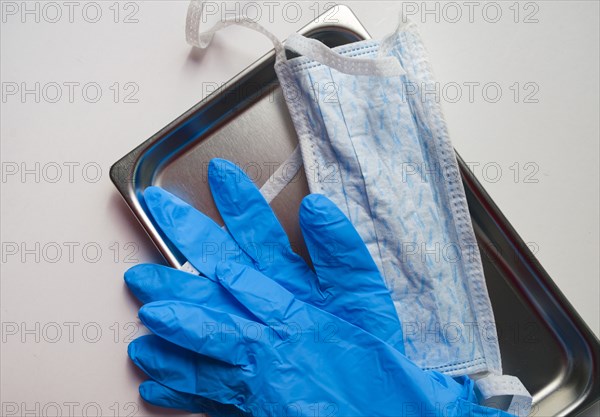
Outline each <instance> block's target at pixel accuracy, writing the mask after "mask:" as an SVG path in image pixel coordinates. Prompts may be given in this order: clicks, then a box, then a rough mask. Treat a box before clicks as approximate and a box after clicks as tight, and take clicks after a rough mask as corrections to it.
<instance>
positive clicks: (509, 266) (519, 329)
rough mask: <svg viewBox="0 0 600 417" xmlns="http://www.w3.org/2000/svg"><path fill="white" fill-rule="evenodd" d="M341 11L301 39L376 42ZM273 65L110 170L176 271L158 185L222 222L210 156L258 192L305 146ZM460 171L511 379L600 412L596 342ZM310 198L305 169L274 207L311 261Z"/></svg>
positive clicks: (543, 396)
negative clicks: (306, 202)
mask: <svg viewBox="0 0 600 417" xmlns="http://www.w3.org/2000/svg"><path fill="white" fill-rule="evenodd" d="M338 8H339V9H338V10H337V13H336V14H335V17H336V20H337V22H336V23H335V24H332V23H328V22H327V19H325V18H323V17H321V18H320V19H318V20H316V21H315V22H312V23H311V24H309V25H308V26H306V27H305V28H303V29H302V30H301V31H300V33H302V34H304V35H307V36H311V37H314V38H316V39H319V40H321V41H322V42H324V43H325V44H327V45H328V46H337V45H342V44H346V43H349V42H354V41H358V40H362V39H367V38H369V34H368V33H367V31H366V30H365V29H364V28H363V27H362V26H361V24H360V22H359V21H358V20H357V18H356V17H355V16H354V15H353V14H352V12H351V11H350V9H348V8H346V7H343V6H338ZM274 59H275V58H274V54H273V53H269V54H266V55H265V56H263V57H262V58H260V59H259V60H258V61H256V62H255V63H254V64H253V65H251V66H250V67H248V68H246V69H245V70H244V71H243V72H242V73H240V74H239V75H237V76H236V77H235V78H234V79H232V80H231V81H229V82H228V83H227V84H226V85H225V86H223V88H222V89H220V90H219V91H217V92H216V93H214V94H212V95H211V96H209V97H208V98H206V99H205V100H203V101H201V102H200V103H198V104H197V105H195V106H194V107H193V108H191V109H190V110H189V111H187V112H186V113H185V114H183V115H182V116H181V117H179V118H178V119H176V120H175V121H173V122H172V123H170V124H169V125H167V126H166V127H165V128H164V129H162V130H161V131H160V132H158V133H156V134H155V135H154V136H152V137H151V138H150V139H148V140H146V141H145V142H144V143H142V144H141V145H140V146H138V147H137V148H135V149H134V150H133V151H131V152H130V153H128V154H127V155H125V156H124V157H123V158H122V159H120V160H119V161H118V162H116V163H115V164H114V165H113V166H112V168H111V172H110V175H111V179H112V181H113V183H114V184H115V186H116V187H117V189H118V190H119V192H120V193H121V194H122V196H123V198H124V199H125V201H126V203H127V204H128V205H129V207H130V208H131V210H132V211H133V213H134V215H135V216H136V217H137V219H138V220H139V222H140V223H141V224H142V226H143V228H144V229H145V230H146V232H147V233H148V235H149V236H150V238H151V239H152V241H153V242H154V244H155V245H156V246H157V247H158V249H159V250H160V252H161V253H162V254H163V255H164V257H165V258H166V260H167V262H168V263H169V264H171V265H172V266H175V267H179V266H180V265H181V263H182V257H181V255H180V254H179V253H178V252H177V250H176V249H174V248H173V247H172V246H171V245H170V243H169V242H168V241H167V240H166V239H165V238H164V237H163V236H161V234H160V233H159V232H158V231H157V229H156V228H155V227H154V225H153V224H152V221H151V220H150V218H149V217H148V215H147V214H146V211H145V207H144V203H143V200H142V199H141V192H142V191H143V190H144V188H146V187H147V186H149V185H160V186H161V187H163V188H165V189H167V190H169V191H171V192H172V193H174V194H176V195H178V196H179V197H181V198H183V199H184V200H186V201H188V202H190V203H191V204H193V205H194V206H195V207H197V208H198V209H199V210H201V211H202V212H204V213H206V214H208V215H209V216H211V217H212V218H213V219H215V220H216V221H218V222H221V219H220V216H219V214H218V212H217V210H216V208H215V206H214V203H213V201H212V198H211V196H210V191H209V188H208V184H207V181H206V168H207V164H208V162H209V161H210V160H211V159H212V158H214V157H221V158H226V159H229V160H231V161H234V162H235V163H237V164H239V165H240V166H242V167H243V168H245V169H246V170H247V171H249V174H250V175H251V176H252V177H253V179H254V180H255V182H256V183H257V184H258V185H262V184H264V182H265V181H267V179H268V178H269V176H270V174H271V173H272V172H273V170H274V169H275V168H276V167H277V166H278V165H279V164H281V163H282V162H283V161H285V160H286V158H287V157H288V156H289V155H290V154H291V152H292V151H293V149H294V148H295V146H296V144H297V142H298V139H297V137H296V134H295V131H294V128H293V125H292V122H291V120H290V118H289V115H288V113H287V109H286V107H285V103H284V101H283V97H282V94H281V90H280V88H279V87H278V82H277V78H276V76H275V72H274V69H273V63H274ZM459 164H460V169H461V174H462V176H463V181H464V185H465V189H466V194H467V199H468V203H469V209H470V212H471V216H472V220H473V225H474V228H475V233H476V236H477V239H478V243H479V248H480V251H481V254H482V259H483V266H484V269H485V277H486V280H487V285H488V289H489V292H490V297H491V300H492V305H493V308H494V313H495V317H496V321H497V327H498V331H499V338H500V349H501V352H502V361H503V366H504V370H505V373H506V374H509V375H515V376H518V377H519V378H520V379H521V381H522V382H523V383H524V385H525V386H526V387H527V388H528V390H529V391H530V392H531V393H532V394H533V395H534V408H533V411H532V415H536V416H552V415H582V413H585V415H599V411H598V410H599V408H598V404H600V403H599V399H600V392H599V387H600V383H599V381H598V374H599V362H598V358H599V353H600V343H599V341H598V339H597V338H596V337H595V336H594V335H593V333H592V332H591V331H590V329H589V328H588V327H587V326H586V325H585V323H584V322H583V320H582V319H581V317H580V316H579V315H578V314H577V312H575V310H574V309H573V307H572V306H571V305H570V304H569V302H568V301H567V300H566V299H565V297H564V296H563V294H562V293H561V292H560V290H559V289H558V288H557V287H556V285H555V284H554V283H553V282H552V280H551V279H550V277H549V276H548V274H547V273H546V272H545V271H544V269H543V268H542V266H541V265H540V264H539V263H538V261H537V260H536V259H535V257H534V255H533V254H532V253H531V252H530V250H529V249H528V247H527V246H526V245H525V243H524V242H523V241H522V239H521V238H520V237H519V236H518V234H517V233H516V231H515V230H514V229H513V228H512V227H511V225H510V223H509V222H508V221H507V219H506V218H505V217H504V216H503V215H502V213H501V212H500V210H499V209H498V207H497V206H496V205H495V204H494V202H493V201H492V200H491V198H490V197H489V195H488V194H487V193H486V192H485V190H484V189H483V187H482V186H481V184H480V183H479V182H478V181H477V179H476V178H475V177H474V176H473V175H472V174H471V173H470V172H469V170H468V169H467V167H466V165H465V164H464V162H463V161H462V160H461V159H460V157H459ZM274 167H275V168H274ZM308 192H309V191H308V186H307V183H306V178H305V177H304V173H303V172H302V170H301V172H300V173H299V174H298V176H297V178H295V180H294V181H293V182H292V183H290V184H289V185H288V186H287V187H286V188H285V189H284V190H283V192H282V193H281V194H280V195H278V196H277V197H276V198H275V199H274V200H273V202H272V207H273V209H274V211H275V212H276V214H277V216H278V217H279V219H280V221H281V222H282V224H283V226H284V228H285V229H286V231H287V233H288V235H289V237H290V241H291V242H292V245H293V246H294V247H295V248H296V250H297V251H298V252H299V253H300V254H301V255H303V256H305V255H306V250H305V248H304V245H303V243H302V236H301V234H300V230H299V226H298V219H297V213H298V207H299V204H300V201H301V199H302V197H303V196H304V195H306V194H308ZM221 223H222V222H221ZM590 413H592V414H590Z"/></svg>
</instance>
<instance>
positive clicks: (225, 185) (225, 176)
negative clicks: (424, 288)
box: [208, 158, 291, 266]
mask: <svg viewBox="0 0 600 417" xmlns="http://www.w3.org/2000/svg"><path fill="white" fill-rule="evenodd" d="M208 184H209V185H210V190H211V192H212V195H213V199H214V200H215V204H216V205H217V208H218V209H219V213H220V214H221V217H222V218H223V221H224V222H225V225H226V226H227V230H229V233H231V235H232V236H233V238H234V239H235V240H236V242H237V243H238V245H240V246H241V247H242V248H244V250H245V251H246V253H247V254H248V255H249V256H250V257H251V258H253V259H254V260H255V261H256V262H258V263H260V264H261V266H262V263H263V262H268V261H269V260H270V259H269V253H267V251H266V250H264V249H267V248H265V247H264V244H265V243H267V244H270V245H272V247H275V251H274V252H276V253H277V252H279V253H281V251H282V250H283V251H291V248H290V242H289V240H288V238H287V235H286V234H285V231H284V230H283V228H282V227H281V224H280V223H279V220H277V217H275V213H273V211H272V210H271V207H270V206H269V203H267V201H266V200H265V199H264V197H263V196H262V194H261V193H260V191H259V190H258V188H256V185H254V183H253V182H252V180H251V179H250V178H248V176H247V175H246V174H245V173H244V171H243V170H242V169H240V168H239V167H238V166H236V165H235V164H233V163H232V162H229V161H226V160H225V159H219V158H215V159H212V160H211V161H210V164H209V165H208ZM250 225H251V226H252V227H248V226H250Z"/></svg>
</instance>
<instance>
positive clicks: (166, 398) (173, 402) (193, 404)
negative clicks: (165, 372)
mask: <svg viewBox="0 0 600 417" xmlns="http://www.w3.org/2000/svg"><path fill="white" fill-rule="evenodd" d="M140 396H141V397H142V398H143V399H144V401H146V402H148V403H150V404H152V405H155V406H158V407H165V408H174V409H177V410H185V411H188V412H190V413H206V414H209V415H210V416H211V417H245V416H246V417H249V416H248V415H247V414H245V413H244V412H243V411H242V410H240V409H239V408H237V407H236V406H234V405H231V404H221V403H220V402H217V401H213V400H209V399H208V398H204V397H201V396H199V395H194V394H188V393H186V392H180V391H175V390H173V389H171V388H168V387H165V386H164V385H161V384H159V383H158V382H156V381H153V380H148V381H145V382H143V383H142V384H141V385H140Z"/></svg>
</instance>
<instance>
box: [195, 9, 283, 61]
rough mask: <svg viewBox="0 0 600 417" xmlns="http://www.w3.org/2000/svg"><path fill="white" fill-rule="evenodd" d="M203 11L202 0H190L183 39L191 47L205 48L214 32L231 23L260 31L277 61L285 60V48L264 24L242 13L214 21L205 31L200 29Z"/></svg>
mask: <svg viewBox="0 0 600 417" xmlns="http://www.w3.org/2000/svg"><path fill="white" fill-rule="evenodd" d="M203 12H204V1H203V0H191V1H190V4H189V6H188V11H187V17H186V21H185V40H186V41H187V43H188V44H190V45H191V46H193V47H196V48H200V49H206V48H208V47H209V45H210V43H211V42H212V40H213V38H214V36H215V33H217V32H218V31H219V30H221V29H223V28H226V27H227V26H231V25H238V26H243V27H246V28H248V29H252V30H254V31H256V32H259V33H262V34H263V35H265V36H266V37H267V38H269V39H270V40H271V42H273V46H274V48H275V56H276V58H277V60H278V61H285V60H286V56H285V49H284V47H283V43H282V42H281V41H280V40H279V39H278V38H277V37H276V36H275V35H274V34H273V33H272V32H271V31H269V30H267V29H266V28H265V27H264V26H262V25H260V24H259V23H256V22H255V21H253V20H252V19H250V18H248V17H247V16H244V15H239V16H235V17H232V18H227V19H224V20H221V21H219V22H217V23H215V24H214V25H213V26H212V27H211V28H210V29H208V30H207V31H204V32H201V31H200V23H201V17H202V13H203Z"/></svg>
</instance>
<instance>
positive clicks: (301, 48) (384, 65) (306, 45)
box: [285, 33, 405, 77]
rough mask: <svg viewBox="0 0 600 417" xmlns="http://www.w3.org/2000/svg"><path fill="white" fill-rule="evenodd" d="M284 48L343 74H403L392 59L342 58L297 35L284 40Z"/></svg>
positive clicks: (398, 63) (314, 40) (316, 42)
mask: <svg viewBox="0 0 600 417" xmlns="http://www.w3.org/2000/svg"><path fill="white" fill-rule="evenodd" d="M285 47H286V49H289V50H291V51H294V52H296V53H297V54H300V55H302V56H305V57H307V58H309V59H311V60H313V61H315V62H318V63H320V64H323V65H325V66H328V67H331V68H334V69H335V70H337V71H339V72H341V73H344V74H352V75H372V76H379V77H393V76H400V75H403V74H405V71H404V68H402V65H401V64H400V62H399V61H398V60H397V59H396V58H394V57H391V56H388V57H382V58H356V57H349V56H344V55H341V54H339V53H337V52H336V51H335V50H333V49H331V48H329V47H327V46H326V45H324V44H323V43H322V42H319V41H318V40H316V39H309V38H306V37H304V36H302V35H299V34H297V33H294V34H292V35H290V37H289V38H287V39H286V41H285Z"/></svg>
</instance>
